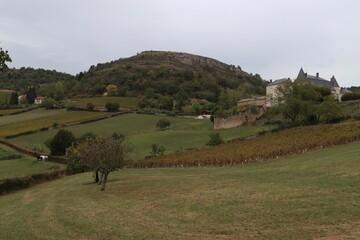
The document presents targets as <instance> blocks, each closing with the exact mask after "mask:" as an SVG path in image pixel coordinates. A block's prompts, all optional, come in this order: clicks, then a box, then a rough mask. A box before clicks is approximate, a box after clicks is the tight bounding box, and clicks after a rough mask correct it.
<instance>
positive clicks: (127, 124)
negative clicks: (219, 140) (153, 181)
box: [9, 114, 274, 159]
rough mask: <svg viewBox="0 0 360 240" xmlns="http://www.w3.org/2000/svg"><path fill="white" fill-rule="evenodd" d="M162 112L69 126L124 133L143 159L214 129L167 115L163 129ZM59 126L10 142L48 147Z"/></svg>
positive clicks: (199, 139)
mask: <svg viewBox="0 0 360 240" xmlns="http://www.w3.org/2000/svg"><path fill="white" fill-rule="evenodd" d="M162 117H163V116H156V115H144V114H124V115H119V116H116V117H113V118H108V119H104V120H101V121H97V122H92V123H87V124H81V125H75V126H69V127H66V128H65V129H67V130H70V131H71V132H73V133H74V134H75V136H77V137H79V136H81V135H83V134H84V133H87V132H93V133H95V134H96V135H100V136H110V135H111V134H112V133H113V132H118V133H123V134H125V135H126V136H127V143H128V144H129V145H130V146H131V147H132V148H133V151H132V153H131V154H130V157H131V158H132V159H141V158H144V157H145V156H146V155H149V153H150V151H151V145H152V144H158V145H163V146H164V147H165V148H166V151H165V153H170V152H174V151H176V150H180V149H186V148H193V147H202V146H204V145H205V143H206V142H207V141H208V140H209V134H210V133H211V132H213V131H214V130H213V129H212V122H211V121H210V120H196V119H190V118H180V117H168V119H169V120H170V122H171V126H170V127H169V128H168V129H165V130H160V129H158V128H157V127H156V123H157V121H158V120H159V119H160V118H162ZM272 128H274V126H249V127H240V128H234V129H223V130H216V132H219V133H220V134H221V136H222V137H223V139H224V140H230V139H234V138H239V137H244V136H249V135H253V134H256V133H258V132H260V131H263V130H270V129H272ZM57 131H58V129H52V130H49V131H43V132H37V133H34V134H30V135H24V136H19V137H16V138H12V139H9V141H10V142H13V143H16V144H19V145H22V146H24V147H27V148H30V149H32V148H34V147H36V148H40V149H41V148H43V149H46V147H45V145H44V142H45V140H46V139H48V138H51V137H53V136H54V135H55V134H56V132H57Z"/></svg>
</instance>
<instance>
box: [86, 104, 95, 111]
mask: <svg viewBox="0 0 360 240" xmlns="http://www.w3.org/2000/svg"><path fill="white" fill-rule="evenodd" d="M86 109H87V110H88V111H90V112H92V111H94V109H95V105H94V104H92V103H87V104H86Z"/></svg>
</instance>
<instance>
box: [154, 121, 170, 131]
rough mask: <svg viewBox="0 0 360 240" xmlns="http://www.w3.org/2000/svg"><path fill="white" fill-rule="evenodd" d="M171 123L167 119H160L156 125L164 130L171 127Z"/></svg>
mask: <svg viewBox="0 0 360 240" xmlns="http://www.w3.org/2000/svg"><path fill="white" fill-rule="evenodd" d="M170 124H171V123H170V121H169V120H168V119H167V118H160V119H159V121H158V122H157V123H156V126H157V127H158V128H161V129H164V128H167V127H169V126H170Z"/></svg>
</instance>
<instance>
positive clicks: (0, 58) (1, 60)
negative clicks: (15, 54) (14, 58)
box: [0, 47, 11, 72]
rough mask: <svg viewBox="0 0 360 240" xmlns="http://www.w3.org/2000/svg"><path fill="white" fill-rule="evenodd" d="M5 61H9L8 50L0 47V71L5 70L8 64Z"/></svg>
mask: <svg viewBox="0 0 360 240" xmlns="http://www.w3.org/2000/svg"><path fill="white" fill-rule="evenodd" d="M6 62H11V58H10V55H9V53H8V51H6V50H5V51H4V50H3V49H2V48H1V47H0V72H5V71H6V70H7V69H8V66H7V65H6Z"/></svg>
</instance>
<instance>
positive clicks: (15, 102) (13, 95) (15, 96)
mask: <svg viewBox="0 0 360 240" xmlns="http://www.w3.org/2000/svg"><path fill="white" fill-rule="evenodd" d="M9 104H10V106H17V105H19V96H18V94H17V92H12V93H11V96H10V103H9Z"/></svg>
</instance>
